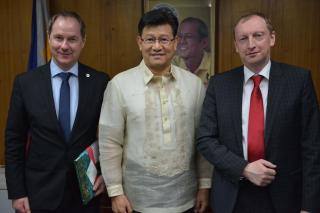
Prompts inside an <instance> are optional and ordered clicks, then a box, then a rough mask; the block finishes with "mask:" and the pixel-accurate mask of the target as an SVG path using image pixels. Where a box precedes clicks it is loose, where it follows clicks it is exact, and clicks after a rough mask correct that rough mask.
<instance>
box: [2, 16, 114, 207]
mask: <svg viewBox="0 0 320 213" xmlns="http://www.w3.org/2000/svg"><path fill="white" fill-rule="evenodd" d="M48 38H49V46H50V50H51V55H52V60H51V61H50V62H49V63H48V64H46V65H44V66H41V67H38V68H37V69H35V70H33V71H30V72H25V73H23V74H20V75H18V76H17V77H16V79H15V81H14V85H13V92H12V97H11V103H10V108H9V113H8V120H7V128H6V139H5V141H6V180H7V187H8V194H9V199H12V200H13V207H14V208H15V209H16V210H17V211H18V212H23V213H27V212H30V211H31V212H32V213H36V212H39V213H40V212H41V213H44V212H51V213H54V212H55V213H61V212H68V213H69V212H77V213H79V212H99V199H98V197H97V195H99V194H101V193H102V192H103V191H104V189H105V185H104V181H103V179H102V177H101V176H98V178H97V179H96V181H95V184H94V189H95V193H96V197H95V198H94V199H93V200H92V201H90V202H89V203H88V204H87V205H85V206H84V205H82V202H81V198H80V191H79V187H78V182H77V178H76V173H75V169H74V166H73V160H74V159H75V158H76V157H77V156H78V155H79V154H80V153H81V152H82V151H83V150H85V148H86V147H88V146H89V145H90V144H91V143H92V142H93V141H94V140H96V134H97V126H98V120H99V115H100V109H101V104H102V99H103V93H104V90H105V88H106V85H107V82H108V79H109V77H108V76H107V74H105V73H103V72H98V71H96V70H94V69H92V68H90V67H88V66H86V65H83V64H81V63H79V62H78V59H79V56H80V53H81V50H82V48H83V47H84V44H85V38H86V35H85V24H84V22H83V20H82V19H81V17H80V16H79V15H78V14H76V13H74V12H62V13H58V14H56V15H54V16H53V17H52V18H51V20H50V22H49V27H48ZM63 75H65V76H67V78H66V80H63V77H62V76H63ZM62 85H64V86H62ZM68 96H69V97H68ZM66 97H67V98H66ZM66 106H68V107H66ZM28 135H29V136H30V138H31V142H30V144H29V145H28V146H27V147H26V141H27V136H28Z"/></svg>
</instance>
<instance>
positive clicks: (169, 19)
mask: <svg viewBox="0 0 320 213" xmlns="http://www.w3.org/2000/svg"><path fill="white" fill-rule="evenodd" d="M162 24H169V25H170V26H171V28H172V33H173V36H174V37H175V36H176V35H177V31H178V26H179V22H178V18H177V17H176V16H175V15H174V14H173V13H172V11H170V10H169V9H167V8H158V9H154V10H150V11H149V12H147V13H145V14H144V15H143V16H142V17H141V18H140V21H139V24H138V32H139V35H140V36H141V35H142V31H143V29H144V28H145V27H146V26H158V25H162Z"/></svg>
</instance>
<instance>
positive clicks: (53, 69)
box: [50, 60, 79, 78]
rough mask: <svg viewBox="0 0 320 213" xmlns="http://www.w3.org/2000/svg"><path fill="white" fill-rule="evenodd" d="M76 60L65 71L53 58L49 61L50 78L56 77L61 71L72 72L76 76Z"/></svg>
mask: <svg viewBox="0 0 320 213" xmlns="http://www.w3.org/2000/svg"><path fill="white" fill-rule="evenodd" d="M78 66H79V64H78V62H76V63H75V64H74V65H73V66H72V67H71V68H70V69H69V70H67V71H65V70H62V69H61V68H60V67H59V66H58V65H57V64H56V63H55V61H54V60H51V62H50V71H51V78H53V77H56V76H57V75H58V74H59V73H61V72H69V73H72V75H73V76H76V77H78Z"/></svg>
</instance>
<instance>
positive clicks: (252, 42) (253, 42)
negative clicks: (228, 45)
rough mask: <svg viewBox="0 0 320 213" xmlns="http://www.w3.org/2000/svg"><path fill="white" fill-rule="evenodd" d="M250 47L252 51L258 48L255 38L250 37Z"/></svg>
mask: <svg viewBox="0 0 320 213" xmlns="http://www.w3.org/2000/svg"><path fill="white" fill-rule="evenodd" d="M248 47H249V48H250V49H252V48H255V47H256V43H255V40H254V38H253V37H249V38H248Z"/></svg>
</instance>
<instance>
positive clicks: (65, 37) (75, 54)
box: [49, 17, 85, 70]
mask: <svg viewBox="0 0 320 213" xmlns="http://www.w3.org/2000/svg"><path fill="white" fill-rule="evenodd" d="M84 43H85V38H82V36H81V32H80V24H79V22H78V21H77V20H76V19H75V18H72V17H58V18H57V19H56V20H55V22H54V23H53V25H52V31H51V33H50V34H49V46H50V50H51V55H52V58H53V60H54V61H55V63H56V64H57V65H58V66H59V67H60V68H61V69H63V70H68V69H70V68H71V67H72V66H73V65H74V64H75V63H76V62H77V61H78V60H79V57H80V53H81V50H82V48H83V47H84Z"/></svg>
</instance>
